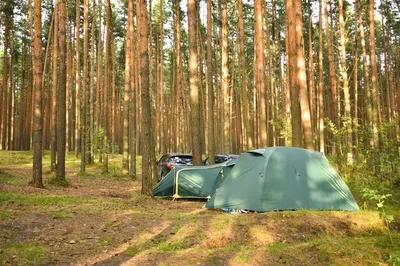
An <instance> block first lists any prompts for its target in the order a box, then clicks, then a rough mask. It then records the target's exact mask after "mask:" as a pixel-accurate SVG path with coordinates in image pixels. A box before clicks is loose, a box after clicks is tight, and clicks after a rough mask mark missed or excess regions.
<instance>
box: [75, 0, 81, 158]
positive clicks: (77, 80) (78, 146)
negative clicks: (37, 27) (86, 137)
mask: <svg viewBox="0 0 400 266" xmlns="http://www.w3.org/2000/svg"><path fill="white" fill-rule="evenodd" d="M75 25H76V26H75V28H76V29H75V30H76V32H75V41H76V43H75V53H76V55H75V57H76V59H75V60H76V61H75V94H76V97H75V100H76V103H75V156H76V157H78V155H79V152H80V150H81V130H80V127H81V98H82V92H81V58H80V42H81V37H80V36H81V30H80V25H81V2H80V0H76V22H75Z"/></svg>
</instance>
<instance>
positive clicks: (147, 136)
mask: <svg viewBox="0 0 400 266" xmlns="http://www.w3.org/2000/svg"><path fill="white" fill-rule="evenodd" d="M136 10H137V14H138V16H137V21H138V33H139V36H138V42H139V55H140V75H139V77H140V86H141V101H142V108H143V110H142V112H143V118H142V141H143V152H142V169H143V170H142V194H143V195H145V196H150V197H151V196H152V195H153V182H152V177H153V172H152V169H153V163H154V161H155V160H154V159H153V158H152V157H151V154H152V153H151V149H152V146H151V144H152V141H151V138H152V134H151V128H152V124H151V107H150V85H149V82H150V81H149V58H148V56H149V53H148V49H147V48H148V40H147V38H148V27H147V7H146V0H138V1H136Z"/></svg>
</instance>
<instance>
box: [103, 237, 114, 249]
mask: <svg viewBox="0 0 400 266" xmlns="http://www.w3.org/2000/svg"><path fill="white" fill-rule="evenodd" d="M116 243H117V242H116V240H115V239H114V238H111V237H106V238H103V239H102V240H101V245H102V246H105V247H112V246H114V245H115V244H116Z"/></svg>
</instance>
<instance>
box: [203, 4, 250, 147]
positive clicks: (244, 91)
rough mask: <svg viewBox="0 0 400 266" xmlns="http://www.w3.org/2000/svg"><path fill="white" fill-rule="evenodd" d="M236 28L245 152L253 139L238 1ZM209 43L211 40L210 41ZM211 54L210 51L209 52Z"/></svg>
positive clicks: (242, 28)
mask: <svg viewBox="0 0 400 266" xmlns="http://www.w3.org/2000/svg"><path fill="white" fill-rule="evenodd" d="M238 12H239V14H238V27H239V71H240V73H239V86H240V93H241V96H242V99H243V122H244V128H245V136H246V138H245V147H244V149H245V150H249V149H252V148H253V138H252V132H251V127H250V100H249V90H248V84H247V83H248V79H247V70H246V55H245V47H244V23H243V3H242V0H238ZM210 42H211V40H210ZM210 53H211V51H210Z"/></svg>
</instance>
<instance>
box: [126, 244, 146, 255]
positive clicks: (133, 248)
mask: <svg viewBox="0 0 400 266" xmlns="http://www.w3.org/2000/svg"><path fill="white" fill-rule="evenodd" d="M140 252H142V250H141V248H140V246H138V245H133V246H129V247H128V248H127V249H126V250H125V252H124V254H125V255H127V256H130V257H135V256H136V255H138V254H139V253H140Z"/></svg>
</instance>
